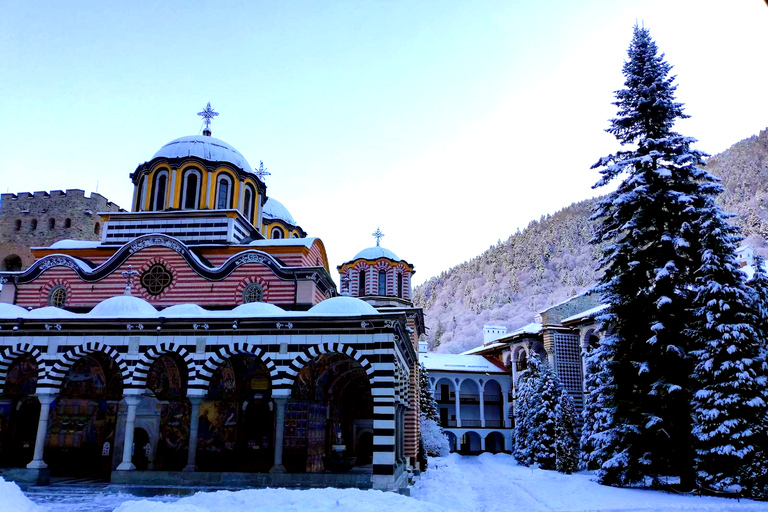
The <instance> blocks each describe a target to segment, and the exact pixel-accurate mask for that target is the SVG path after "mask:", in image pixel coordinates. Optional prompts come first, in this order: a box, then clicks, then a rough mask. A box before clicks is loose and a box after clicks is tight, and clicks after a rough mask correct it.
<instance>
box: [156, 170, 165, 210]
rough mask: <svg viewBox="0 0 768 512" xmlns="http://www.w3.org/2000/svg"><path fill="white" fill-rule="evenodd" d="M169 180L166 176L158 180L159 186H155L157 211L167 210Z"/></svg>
mask: <svg viewBox="0 0 768 512" xmlns="http://www.w3.org/2000/svg"><path fill="white" fill-rule="evenodd" d="M167 180H168V178H167V177H166V175H165V174H163V175H162V176H160V177H158V178H157V184H156V185H155V204H154V209H155V210H158V211H159V210H164V209H165V182H166V181H167Z"/></svg>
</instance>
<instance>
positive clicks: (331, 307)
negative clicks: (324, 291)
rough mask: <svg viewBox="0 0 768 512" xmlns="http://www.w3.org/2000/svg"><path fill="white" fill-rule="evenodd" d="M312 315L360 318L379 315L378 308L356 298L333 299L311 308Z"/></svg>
mask: <svg viewBox="0 0 768 512" xmlns="http://www.w3.org/2000/svg"><path fill="white" fill-rule="evenodd" d="M308 313H309V314H310V315H321V316H325V315H329V316H358V315H378V314H379V312H378V311H376V308H374V307H373V306H371V305H370V304H368V303H367V302H365V301H363V300H360V299H357V298H355V297H332V298H330V299H326V300H324V301H322V302H320V303H319V304H315V305H314V306H312V307H311V308H309V311H308Z"/></svg>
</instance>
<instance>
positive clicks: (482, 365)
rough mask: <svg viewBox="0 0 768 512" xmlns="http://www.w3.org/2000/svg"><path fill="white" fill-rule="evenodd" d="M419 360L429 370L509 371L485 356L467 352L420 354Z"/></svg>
mask: <svg viewBox="0 0 768 512" xmlns="http://www.w3.org/2000/svg"><path fill="white" fill-rule="evenodd" d="M419 362H421V363H424V367H425V368H426V369H427V371H445V372H479V373H507V371H506V370H505V369H503V368H500V367H498V366H496V365H495V364H493V363H492V362H491V361H489V360H488V359H486V358H485V357H483V356H471V355H465V354H434V353H431V352H427V353H426V354H423V353H422V354H419Z"/></svg>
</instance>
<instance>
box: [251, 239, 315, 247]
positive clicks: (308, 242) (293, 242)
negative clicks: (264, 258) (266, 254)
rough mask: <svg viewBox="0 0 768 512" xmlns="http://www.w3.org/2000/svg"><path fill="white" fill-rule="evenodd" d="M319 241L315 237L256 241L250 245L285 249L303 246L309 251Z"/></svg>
mask: <svg viewBox="0 0 768 512" xmlns="http://www.w3.org/2000/svg"><path fill="white" fill-rule="evenodd" d="M317 239H318V238H317V237H314V236H310V237H307V238H265V239H264V240H254V241H253V242H251V243H249V244H248V245H250V246H253V247H272V246H276V245H279V246H283V247H299V246H302V245H303V246H304V247H306V248H307V249H311V248H312V244H314V243H315V240H317Z"/></svg>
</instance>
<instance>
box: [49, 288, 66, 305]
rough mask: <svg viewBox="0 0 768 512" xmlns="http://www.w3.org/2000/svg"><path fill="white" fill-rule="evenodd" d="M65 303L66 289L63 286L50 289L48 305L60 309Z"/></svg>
mask: <svg viewBox="0 0 768 512" xmlns="http://www.w3.org/2000/svg"><path fill="white" fill-rule="evenodd" d="M66 303H67V289H66V288H65V287H64V286H63V285H57V286H54V287H53V288H51V292H50V293H49V294H48V305H49V306H55V307H57V308H62V307H64V304H66Z"/></svg>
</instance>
